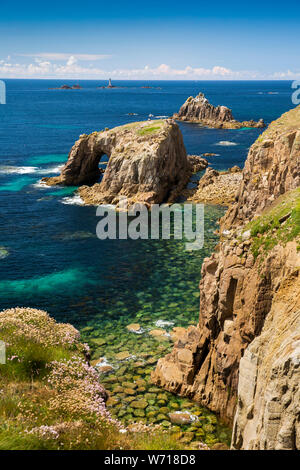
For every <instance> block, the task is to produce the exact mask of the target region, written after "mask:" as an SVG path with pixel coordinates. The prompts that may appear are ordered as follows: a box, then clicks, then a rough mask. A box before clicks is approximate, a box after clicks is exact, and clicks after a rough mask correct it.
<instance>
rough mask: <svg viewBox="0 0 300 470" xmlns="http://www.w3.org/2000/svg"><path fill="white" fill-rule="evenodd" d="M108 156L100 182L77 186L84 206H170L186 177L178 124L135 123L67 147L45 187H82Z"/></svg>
mask: <svg viewBox="0 0 300 470" xmlns="http://www.w3.org/2000/svg"><path fill="white" fill-rule="evenodd" d="M105 154H106V155H107V156H108V157H109V161H108V164H107V166H106V169H105V172H104V175H103V179H102V181H101V182H100V183H96V184H94V185H93V186H91V187H89V186H82V187H80V188H79V194H80V196H81V198H82V199H83V200H84V202H85V203H86V204H115V205H118V203H119V198H120V196H123V197H124V196H126V197H127V198H128V203H129V204H132V203H135V202H142V203H146V204H149V205H150V204H153V203H161V202H173V201H174V200H175V199H176V197H177V196H178V195H179V194H180V192H181V191H182V189H183V188H184V187H185V186H186V184H187V182H188V180H189V177H190V175H191V166H190V164H189V162H188V159H187V155H186V150H185V147H184V144H183V139H182V134H181V132H180V130H179V127H178V125H177V124H176V123H175V122H174V121H172V120H160V121H146V122H136V123H131V124H128V125H124V126H121V127H116V128H114V129H111V130H105V131H103V132H93V133H92V134H90V135H82V136H81V137H80V138H79V140H78V141H77V142H76V143H75V145H74V146H73V147H72V149H71V152H70V154H69V157H68V161H67V163H66V164H65V166H64V168H63V169H62V172H61V174H60V175H59V176H58V177H52V178H44V179H43V180H44V181H45V182H46V183H47V184H49V185H56V184H64V185H86V184H92V183H95V182H96V181H97V180H98V179H99V176H100V170H99V162H100V160H101V158H102V156H103V155H105Z"/></svg>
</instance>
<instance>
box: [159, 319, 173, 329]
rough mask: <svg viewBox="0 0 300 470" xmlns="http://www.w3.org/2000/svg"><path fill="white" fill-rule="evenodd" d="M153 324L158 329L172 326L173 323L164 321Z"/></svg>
mask: <svg viewBox="0 0 300 470" xmlns="http://www.w3.org/2000/svg"><path fill="white" fill-rule="evenodd" d="M154 324H155V326H158V327H159V328H164V327H165V326H173V325H174V322H173V321H166V320H157V321H156V322H155V323H154Z"/></svg>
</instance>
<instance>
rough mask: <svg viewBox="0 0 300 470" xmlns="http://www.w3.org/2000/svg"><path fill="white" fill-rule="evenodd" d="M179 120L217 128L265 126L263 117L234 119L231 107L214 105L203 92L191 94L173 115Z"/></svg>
mask: <svg viewBox="0 0 300 470" xmlns="http://www.w3.org/2000/svg"><path fill="white" fill-rule="evenodd" d="M173 118H174V119H176V120H178V121H186V122H194V123H199V124H202V125H203V126H208V127H214V128H217V129H240V128H242V127H258V128H261V127H265V123H264V121H263V119H260V120H259V121H258V122H255V121H253V120H250V121H243V122H239V121H237V120H236V119H234V117H233V115H232V111H231V109H229V108H227V107H226V106H213V105H212V104H210V103H209V101H208V99H207V98H205V96H204V94H203V93H199V94H198V95H197V96H196V97H193V96H190V97H189V98H188V99H187V100H186V102H185V103H184V104H183V105H182V106H181V108H180V110H179V111H178V113H176V114H174V115H173Z"/></svg>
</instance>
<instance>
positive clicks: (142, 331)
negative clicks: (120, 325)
mask: <svg viewBox="0 0 300 470" xmlns="http://www.w3.org/2000/svg"><path fill="white" fill-rule="evenodd" d="M128 331H130V333H134V334H135V335H142V334H143V333H145V331H146V330H145V329H144V328H141V327H140V329H139V330H134V329H131V328H128Z"/></svg>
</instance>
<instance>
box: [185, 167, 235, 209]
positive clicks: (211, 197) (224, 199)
mask: <svg viewBox="0 0 300 470" xmlns="http://www.w3.org/2000/svg"><path fill="white" fill-rule="evenodd" d="M241 181H242V170H241V169H240V168H239V167H233V168H230V169H229V170H228V171H224V172H219V171H217V170H214V169H213V168H207V169H206V172H205V173H204V175H203V176H202V178H201V179H200V181H199V183H198V187H197V188H196V189H194V190H190V195H188V193H186V194H187V196H188V197H187V201H191V202H194V203H196V204H197V203H205V204H218V205H226V206H228V205H230V204H232V203H233V202H234V200H235V196H236V193H237V191H238V189H239V186H240V183H241Z"/></svg>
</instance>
